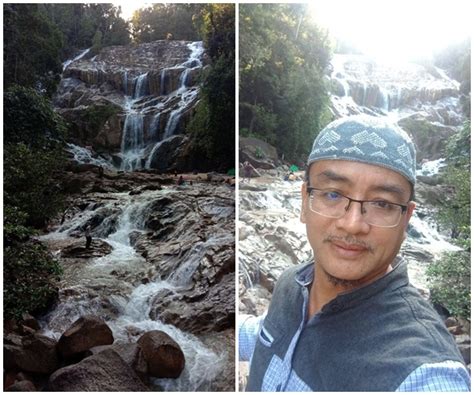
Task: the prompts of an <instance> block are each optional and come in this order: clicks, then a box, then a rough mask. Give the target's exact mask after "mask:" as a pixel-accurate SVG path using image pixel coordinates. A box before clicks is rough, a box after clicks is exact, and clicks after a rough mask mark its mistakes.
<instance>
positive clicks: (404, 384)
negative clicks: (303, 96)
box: [239, 116, 470, 391]
mask: <svg viewBox="0 0 474 395" xmlns="http://www.w3.org/2000/svg"><path fill="white" fill-rule="evenodd" d="M415 167H416V160H415V149H414V145H413V143H412V142H411V140H410V139H409V137H408V136H407V134H406V133H405V132H403V131H402V130H401V129H399V128H398V127H397V126H394V125H389V124H386V123H385V122H384V121H382V120H381V119H379V118H373V117H367V116H355V117H348V118H345V119H342V120H337V121H334V122H332V123H331V124H330V125H328V126H327V127H326V128H325V129H324V130H323V131H322V132H321V133H320V134H319V136H318V137H317V138H316V140H315V142H314V144H313V147H312V151H311V154H310V155H309V158H308V170H307V175H306V182H305V183H304V184H303V186H302V190H301V195H302V209H301V221H302V222H303V223H305V224H306V231H307V236H308V240H309V243H310V245H311V248H312V250H313V254H314V262H310V263H307V264H305V265H300V266H297V267H295V268H291V269H289V270H287V271H286V272H285V273H283V275H282V276H281V278H280V279H279V281H278V282H277V284H276V286H275V289H274V292H273V295H272V300H271V303H270V307H269V309H268V312H267V313H266V315H265V316H264V317H251V316H243V317H241V322H240V324H239V329H240V331H239V352H240V356H241V359H243V360H246V359H247V360H251V364H250V373H249V378H248V385H247V390H249V391H469V389H470V378H469V374H468V372H467V370H466V368H465V367H464V365H463V359H462V357H461V355H460V353H459V351H458V350H457V347H456V344H455V342H454V340H453V337H452V336H451V335H450V333H449V332H448V331H447V330H446V327H445V326H444V323H443V321H442V320H441V319H440V318H439V316H438V315H437V313H436V312H435V311H434V310H433V309H432V307H431V306H430V305H429V304H428V303H427V302H426V301H425V300H423V299H422V297H421V296H420V295H419V293H418V292H417V291H416V289H415V288H414V287H413V286H411V285H410V284H409V283H408V276H407V269H406V262H405V261H404V260H403V259H402V258H401V257H400V256H398V255H397V254H398V252H399V250H400V246H401V244H402V242H403V240H404V238H405V231H406V228H407V226H408V222H409V220H410V217H411V215H412V214H413V210H414V209H415V203H414V202H413V198H414V187H415V181H416V180H415Z"/></svg>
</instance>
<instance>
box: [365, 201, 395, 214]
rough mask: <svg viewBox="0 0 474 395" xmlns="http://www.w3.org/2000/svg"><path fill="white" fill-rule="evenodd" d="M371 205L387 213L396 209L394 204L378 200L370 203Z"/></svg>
mask: <svg viewBox="0 0 474 395" xmlns="http://www.w3.org/2000/svg"><path fill="white" fill-rule="evenodd" d="M370 205H371V206H372V207H374V208H378V209H381V210H385V211H390V210H393V209H394V208H395V207H396V206H395V205H394V204H392V203H388V202H385V201H383V200H376V201H373V202H370Z"/></svg>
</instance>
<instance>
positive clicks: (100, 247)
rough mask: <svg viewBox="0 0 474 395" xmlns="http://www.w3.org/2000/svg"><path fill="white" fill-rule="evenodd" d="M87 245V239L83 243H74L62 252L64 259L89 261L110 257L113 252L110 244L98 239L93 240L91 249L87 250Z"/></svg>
mask: <svg viewBox="0 0 474 395" xmlns="http://www.w3.org/2000/svg"><path fill="white" fill-rule="evenodd" d="M85 245H86V242H85V239H84V240H83V241H77V242H74V243H73V244H71V245H69V246H67V247H65V248H64V249H63V250H62V251H61V256H62V257H64V258H84V259H89V258H96V257H101V256H104V255H108V254H110V253H111V252H112V246H111V245H110V244H108V243H107V242H105V241H103V240H99V239H97V238H93V239H92V243H91V247H90V248H89V249H87V248H86V246H85Z"/></svg>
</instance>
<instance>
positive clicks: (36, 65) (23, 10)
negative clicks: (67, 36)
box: [3, 3, 63, 96]
mask: <svg viewBox="0 0 474 395" xmlns="http://www.w3.org/2000/svg"><path fill="white" fill-rule="evenodd" d="M3 15H4V29H3V31H4V52H3V53H4V57H3V70H4V86H5V89H7V88H9V87H10V86H12V85H14V84H19V85H23V86H28V87H32V88H35V89H37V90H38V91H41V92H45V93H46V94H47V95H49V96H51V95H52V94H53V93H54V91H55V90H56V86H57V84H58V83H59V79H60V74H61V71H62V65H61V58H60V52H61V47H62V45H63V40H62V34H61V32H60V31H59V29H58V28H57V26H56V25H54V24H53V23H51V22H50V21H49V20H48V18H47V17H46V16H45V15H44V14H43V13H42V12H41V11H40V7H39V5H38V4H12V3H10V4H4V5H3Z"/></svg>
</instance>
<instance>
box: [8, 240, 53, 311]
mask: <svg viewBox="0 0 474 395" xmlns="http://www.w3.org/2000/svg"><path fill="white" fill-rule="evenodd" d="M60 274H61V268H60V266H59V264H58V263H57V261H55V260H54V259H53V258H52V257H51V255H50V254H49V253H48V251H47V250H46V248H45V247H44V246H43V245H42V244H41V243H39V242H35V241H28V242H23V243H21V244H17V243H15V244H13V245H7V246H6V247H5V248H4V263H3V284H4V287H3V311H4V317H5V318H17V319H18V318H20V317H21V315H22V314H23V313H34V312H36V311H38V310H40V309H43V308H45V307H46V306H47V305H48V304H49V303H50V302H51V299H52V298H53V297H54V296H55V295H56V294H57V290H56V286H55V285H56V279H57V276H58V275H60Z"/></svg>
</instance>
